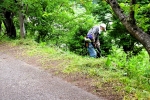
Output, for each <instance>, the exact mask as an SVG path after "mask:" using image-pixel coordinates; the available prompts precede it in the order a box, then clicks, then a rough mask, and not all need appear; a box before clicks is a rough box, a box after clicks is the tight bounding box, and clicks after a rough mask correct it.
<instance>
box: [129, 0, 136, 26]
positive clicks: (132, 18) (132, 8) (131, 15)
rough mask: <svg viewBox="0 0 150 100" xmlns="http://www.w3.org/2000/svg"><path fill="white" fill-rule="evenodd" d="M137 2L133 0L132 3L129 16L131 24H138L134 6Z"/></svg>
mask: <svg viewBox="0 0 150 100" xmlns="http://www.w3.org/2000/svg"><path fill="white" fill-rule="evenodd" d="M135 4H136V0H131V3H130V16H129V19H130V20H129V21H130V22H131V24H133V25H135V24H136V20H135V18H134V6H135Z"/></svg>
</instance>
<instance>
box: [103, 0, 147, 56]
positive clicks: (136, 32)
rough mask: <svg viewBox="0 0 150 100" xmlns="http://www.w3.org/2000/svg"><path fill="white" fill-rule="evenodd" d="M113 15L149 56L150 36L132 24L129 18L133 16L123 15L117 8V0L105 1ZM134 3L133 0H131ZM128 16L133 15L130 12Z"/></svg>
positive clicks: (119, 8) (118, 7)
mask: <svg viewBox="0 0 150 100" xmlns="http://www.w3.org/2000/svg"><path fill="white" fill-rule="evenodd" d="M106 1H107V2H108V3H109V5H110V6H111V8H112V9H113V11H114V12H115V14H116V15H117V16H118V17H119V19H120V21H121V22H122V24H123V25H124V26H125V27H126V29H127V30H128V31H129V32H130V34H131V35H132V36H133V37H134V38H136V39H137V40H138V41H139V42H140V43H141V44H142V45H143V46H144V48H145V49H146V50H147V52H148V54H149V56H150V35H149V34H147V33H145V32H144V31H143V30H142V29H140V28H139V27H138V26H137V25H136V23H134V22H133V21H134V20H132V21H131V20H130V18H133V17H134V16H133V15H131V16H130V17H127V16H126V15H125V14H124V11H123V10H122V9H121V7H120V6H119V4H118V2H117V0H106ZM133 1H134V0H133ZM130 14H133V12H131V13H130Z"/></svg>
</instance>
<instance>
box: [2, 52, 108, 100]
mask: <svg viewBox="0 0 150 100" xmlns="http://www.w3.org/2000/svg"><path fill="white" fill-rule="evenodd" d="M0 100H106V99H104V98H99V97H97V96H95V95H93V94H91V93H88V92H86V91H85V90H82V89H80V88H78V87H77V86H74V85H72V84H70V83H68V82H66V81H64V80H62V79H60V78H57V77H54V76H52V75H51V74H50V73H48V72H46V71H44V70H42V69H40V68H39V67H35V66H32V65H29V64H27V63H25V62H23V61H21V60H18V59H15V58H13V57H11V56H9V55H7V54H4V53H1V52H0Z"/></svg>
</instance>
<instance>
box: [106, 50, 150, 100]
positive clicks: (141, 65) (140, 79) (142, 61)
mask: <svg viewBox="0 0 150 100" xmlns="http://www.w3.org/2000/svg"><path fill="white" fill-rule="evenodd" d="M112 52H113V53H112V54H111V55H109V56H108V58H107V61H106V66H107V67H108V68H109V69H112V68H114V69H116V70H122V76H124V77H120V80H121V81H122V82H123V83H124V84H125V85H126V87H125V88H124V89H125V91H126V92H128V93H133V94H134V96H135V97H134V98H135V99H140V100H141V99H142V100H148V99H150V62H149V56H148V54H147V52H146V51H145V50H142V51H141V52H140V53H139V54H138V55H136V56H134V55H133V56H132V57H128V55H127V54H125V53H124V52H123V50H122V49H118V48H114V49H113V51H112ZM126 98H127V97H126Z"/></svg>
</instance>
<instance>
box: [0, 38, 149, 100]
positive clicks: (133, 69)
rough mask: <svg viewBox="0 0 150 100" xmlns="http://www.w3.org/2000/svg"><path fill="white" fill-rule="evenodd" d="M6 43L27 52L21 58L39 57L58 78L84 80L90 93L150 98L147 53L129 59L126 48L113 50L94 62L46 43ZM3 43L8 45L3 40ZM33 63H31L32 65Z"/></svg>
mask: <svg viewBox="0 0 150 100" xmlns="http://www.w3.org/2000/svg"><path fill="white" fill-rule="evenodd" d="M5 43H8V44H9V46H11V48H10V49H13V48H16V47H17V49H18V50H19V49H20V51H22V52H23V53H21V54H22V56H21V57H25V56H26V57H28V59H29V58H30V57H31V58H33V59H32V60H34V61H36V59H37V57H38V60H37V62H36V63H41V66H42V67H43V68H45V70H51V71H50V72H52V71H53V73H54V75H58V76H63V75H65V78H67V77H70V78H71V80H72V82H73V81H77V80H78V81H79V80H80V81H82V83H84V84H86V85H89V86H90V87H91V88H92V90H90V92H91V91H92V93H95V94H97V95H99V96H104V97H107V98H108V99H110V100H112V99H115V100H120V99H122V100H135V99H138V100H148V99H150V87H149V86H150V63H149V60H148V59H149V58H148V54H147V52H146V51H145V50H142V51H141V52H140V53H139V54H138V55H136V56H132V57H129V56H128V55H127V54H126V53H124V52H123V50H122V49H119V48H117V47H113V50H112V51H111V52H112V53H111V54H110V55H109V56H108V57H101V58H99V59H93V58H89V57H83V56H79V55H76V54H74V53H71V52H69V51H68V52H64V51H63V50H61V49H60V48H56V47H54V46H51V45H48V44H46V43H40V44H38V43H36V42H34V41H32V40H29V39H26V40H9V41H7V40H5ZM2 44H4V42H2V41H1V45H2ZM8 44H7V45H8ZM17 49H14V50H17ZM1 51H2V49H1ZM11 52H12V51H11ZM11 52H10V53H11ZM18 52H19V51H18ZM16 55H17V54H16ZM17 57H18V58H19V59H21V58H20V57H19V56H17ZM32 60H29V61H30V63H31V62H32ZM81 77H82V78H81ZM88 79H90V82H89V81H87V80H88ZM85 80H86V81H85ZM78 84H79V83H78ZM81 87H83V86H81Z"/></svg>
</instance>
